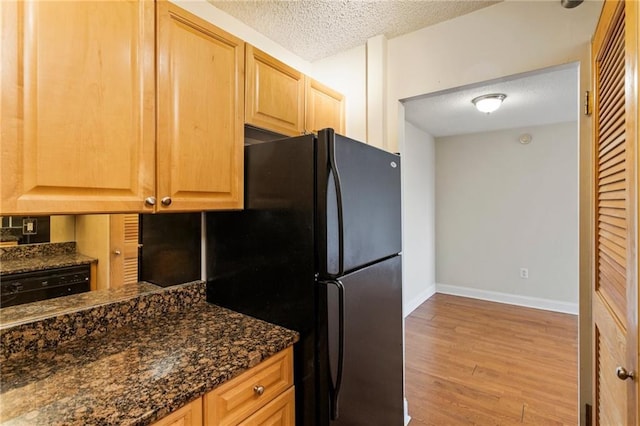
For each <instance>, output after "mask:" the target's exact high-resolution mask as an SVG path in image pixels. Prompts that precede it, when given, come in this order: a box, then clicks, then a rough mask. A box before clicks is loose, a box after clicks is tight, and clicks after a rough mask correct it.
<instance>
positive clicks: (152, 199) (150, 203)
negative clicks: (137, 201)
mask: <svg viewBox="0 0 640 426" xmlns="http://www.w3.org/2000/svg"><path fill="white" fill-rule="evenodd" d="M144 203H145V204H146V205H147V206H155V205H156V197H147V198H145V199H144Z"/></svg>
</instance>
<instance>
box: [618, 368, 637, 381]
mask: <svg viewBox="0 0 640 426" xmlns="http://www.w3.org/2000/svg"><path fill="white" fill-rule="evenodd" d="M616 376H618V379H620V380H627V379H631V380H633V379H635V377H636V374H635V372H633V371H627V369H626V368H624V367H618V368H616Z"/></svg>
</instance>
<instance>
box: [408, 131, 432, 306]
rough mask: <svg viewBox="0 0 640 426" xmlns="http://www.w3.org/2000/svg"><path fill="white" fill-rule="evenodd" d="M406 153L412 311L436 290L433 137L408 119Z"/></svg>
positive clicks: (409, 289) (409, 294)
mask: <svg viewBox="0 0 640 426" xmlns="http://www.w3.org/2000/svg"><path fill="white" fill-rule="evenodd" d="M404 131H405V137H404V146H403V151H402V152H403V154H402V190H403V197H402V199H403V206H402V207H403V208H402V215H403V217H402V222H403V223H402V226H403V228H402V256H403V259H402V260H403V276H402V292H403V312H404V315H405V316H407V315H409V314H410V313H411V312H412V311H413V310H414V309H415V308H417V307H418V306H420V305H421V304H422V302H424V301H425V300H427V299H428V298H429V297H430V296H431V295H432V294H433V293H434V292H435V290H436V287H435V283H436V280H435V279H436V268H435V266H436V265H435V250H436V245H435V241H436V240H435V189H436V187H435V177H436V173H435V170H436V163H435V161H436V151H435V141H434V139H433V137H432V136H431V135H430V134H428V133H425V132H424V131H422V130H420V129H418V128H417V127H415V126H414V125H413V124H411V123H408V122H406V125H405V129H404Z"/></svg>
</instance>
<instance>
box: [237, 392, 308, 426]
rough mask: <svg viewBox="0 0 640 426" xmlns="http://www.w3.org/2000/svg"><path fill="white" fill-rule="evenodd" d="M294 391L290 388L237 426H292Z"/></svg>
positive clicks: (293, 422) (293, 420) (293, 423)
mask: <svg viewBox="0 0 640 426" xmlns="http://www.w3.org/2000/svg"><path fill="white" fill-rule="evenodd" d="M294 389H295V388H294V387H290V388H289V389H288V390H286V391H285V392H283V393H282V394H280V395H279V396H278V397H277V398H276V399H274V400H273V401H271V402H270V403H268V404H267V405H265V406H264V407H262V408H261V409H260V410H258V411H257V412H255V413H254V414H253V415H252V416H250V417H249V418H247V419H246V420H245V421H243V422H242V423H240V424H239V425H238V426H267V425H268V426H294V425H295V421H296V420H295V392H294Z"/></svg>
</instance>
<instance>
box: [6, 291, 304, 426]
mask: <svg viewBox="0 0 640 426" xmlns="http://www.w3.org/2000/svg"><path fill="white" fill-rule="evenodd" d="M297 339H298V335H297V333H295V332H293V331H289V330H286V329H284V328H282V327H278V326H274V325H271V324H269V323H266V322H263V321H259V320H256V319H253V318H251V317H248V316H245V315H242V314H239V313H235V312H233V311H229V310H227V309H223V308H220V307H217V306H215V305H210V304H207V303H206V302H200V303H198V304H196V305H193V306H191V307H189V308H188V309H184V310H181V311H179V312H174V313H170V314H167V315H162V316H159V317H154V318H149V319H147V320H145V321H142V322H139V323H135V324H131V325H129V326H125V327H121V328H119V329H117V330H115V331H113V332H109V333H105V334H102V335H98V336H94V337H89V338H84V339H76V340H74V341H72V342H69V343H68V344H66V345H64V346H60V347H58V348H57V349H56V350H52V351H43V352H39V353H37V355H35V356H32V357H22V358H17V359H11V360H9V361H6V362H4V363H2V365H1V367H0V369H1V370H0V371H1V374H2V381H1V384H0V392H1V393H0V398H1V399H2V404H0V422H1V424H2V425H89V424H90V425H148V424H151V423H153V422H154V421H155V420H158V419H160V418H161V417H164V416H165V415H166V414H168V413H170V412H172V411H175V410H176V409H178V408H180V407H181V406H183V405H184V404H186V403H188V402H190V401H192V400H193V399H195V398H198V397H200V396H202V395H204V394H205V393H206V392H208V391H210V390H211V389H213V388H215V387H216V386H218V385H220V384H221V383H223V382H225V381H226V380H229V379H231V378H233V377H235V376H237V375H239V374H240V373H242V372H243V371H245V370H246V369H248V368H250V367H252V366H255V365H257V364H258V363H259V362H261V361H262V360H263V359H265V358H267V357H269V356H270V355H273V354H275V353H276V352H279V351H280V350H282V349H284V348H286V347H287V346H290V345H292V344H293V343H294V342H295V341H296V340H297Z"/></svg>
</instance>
